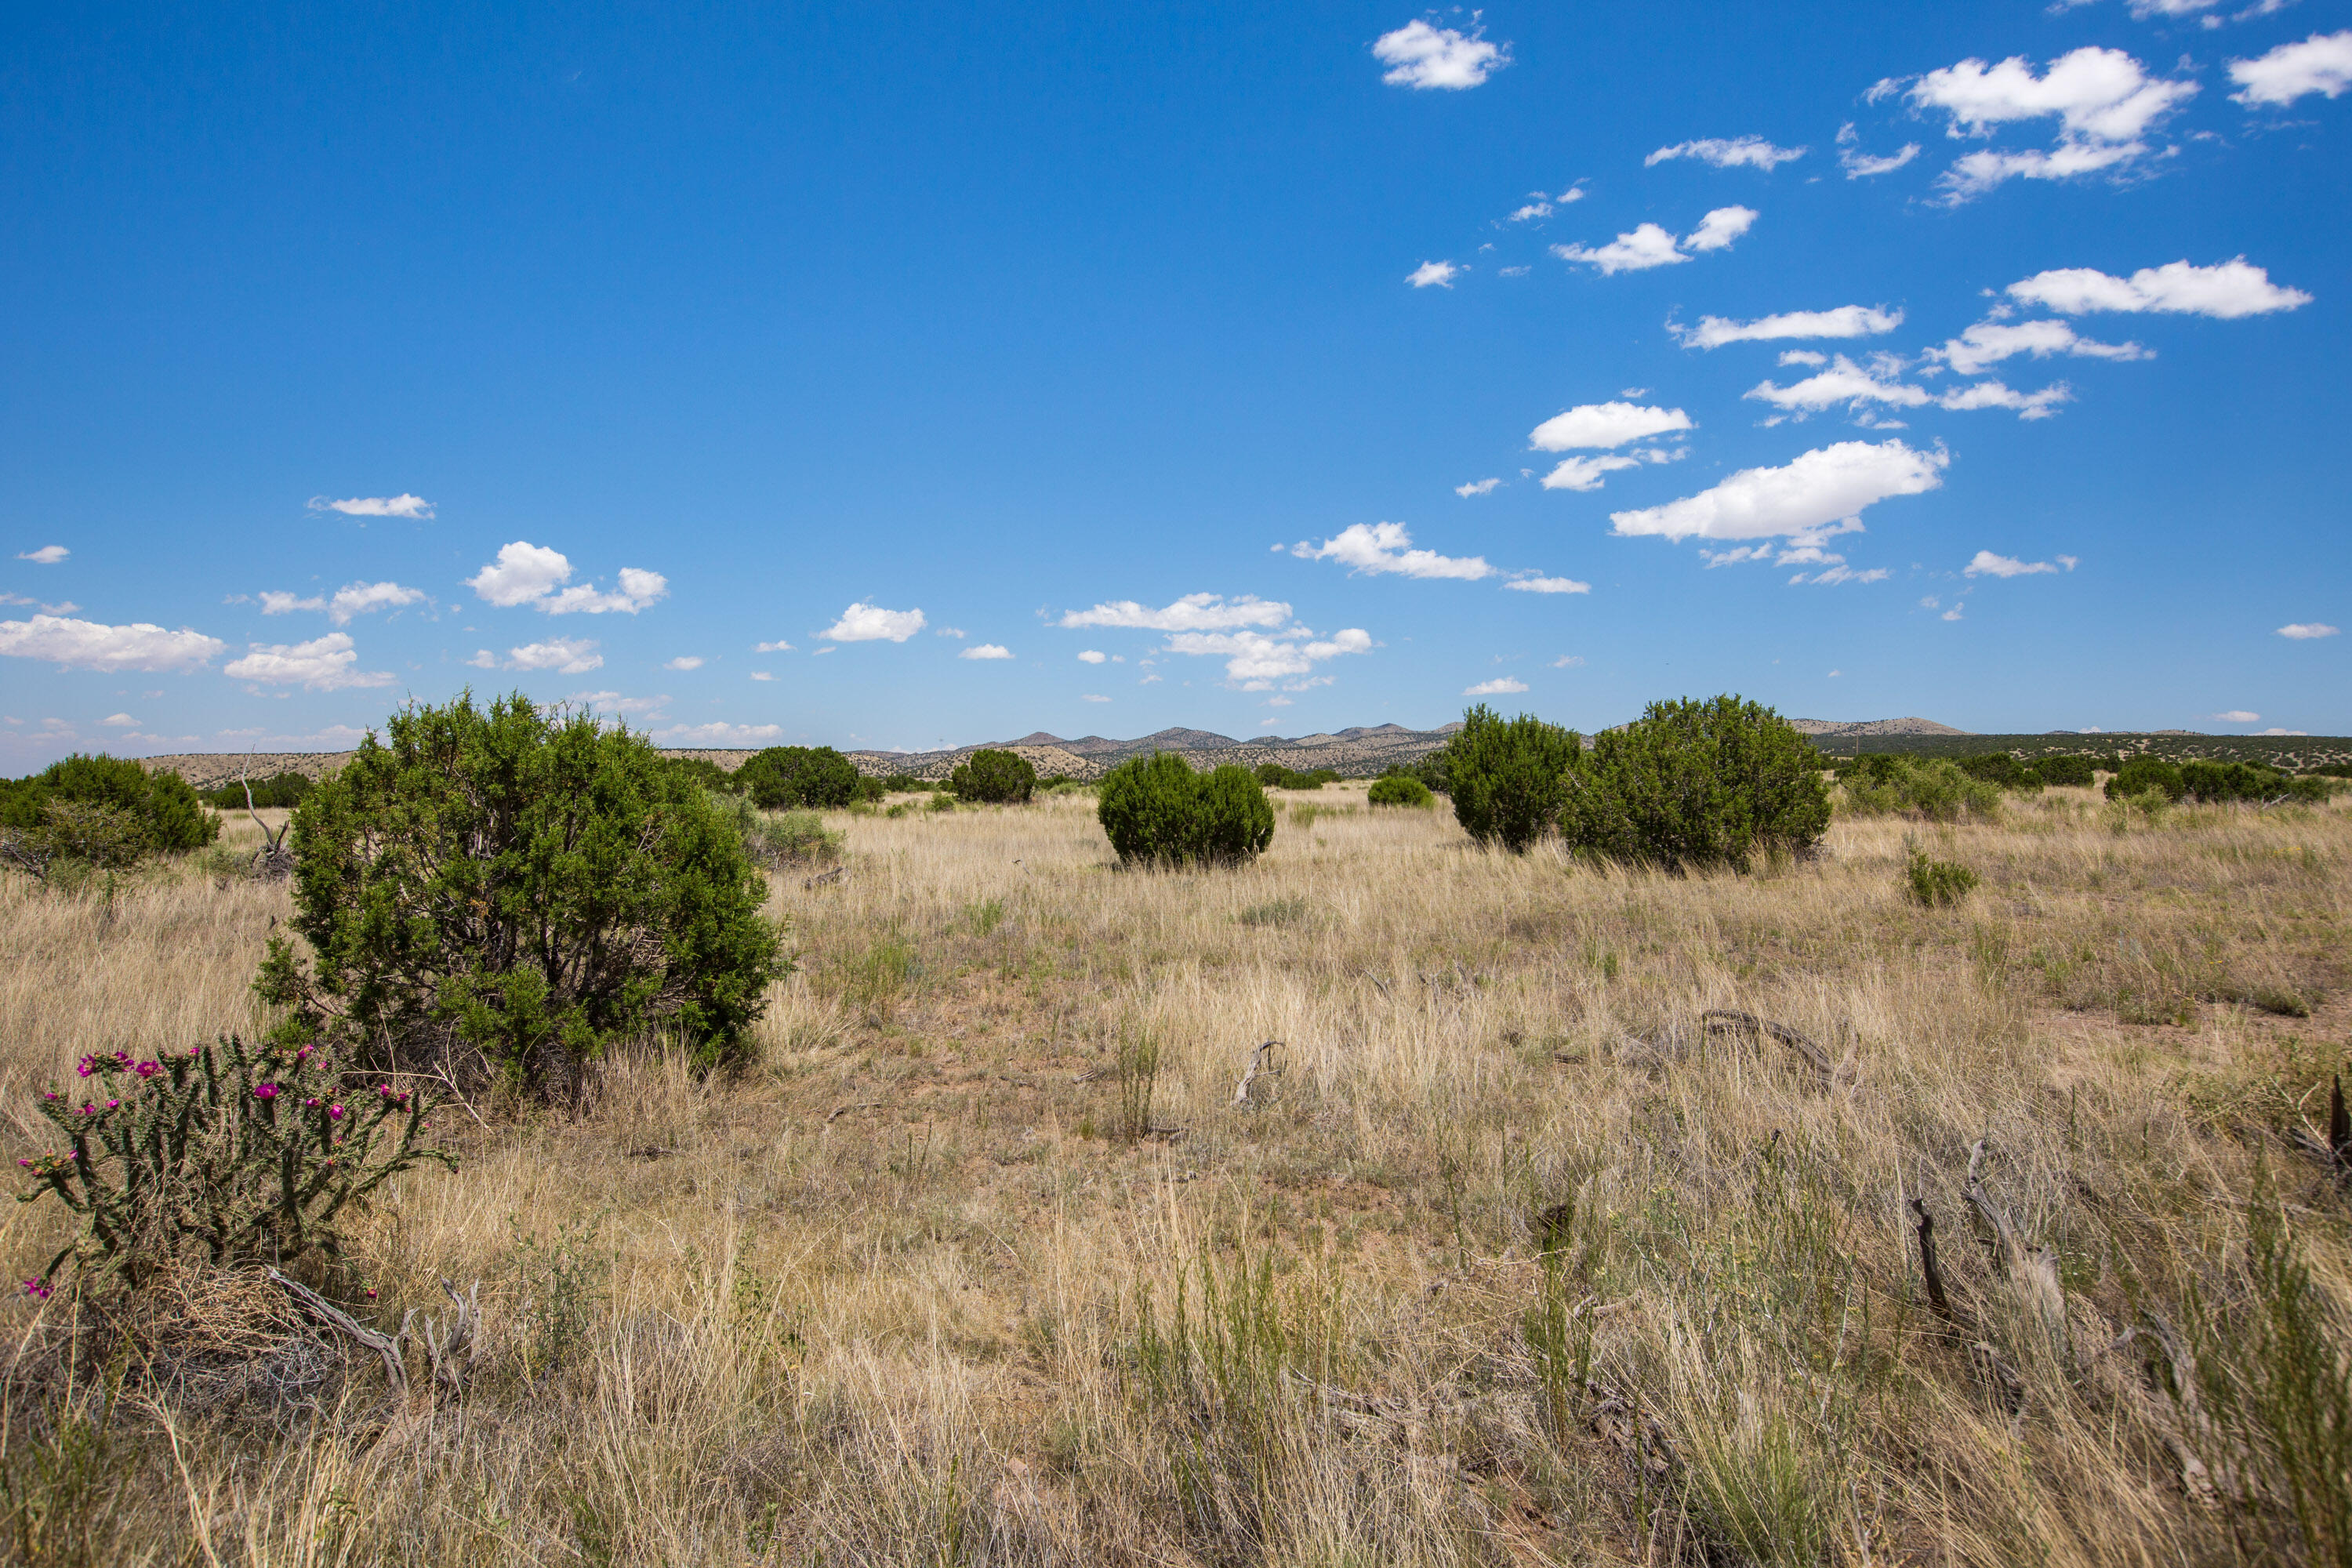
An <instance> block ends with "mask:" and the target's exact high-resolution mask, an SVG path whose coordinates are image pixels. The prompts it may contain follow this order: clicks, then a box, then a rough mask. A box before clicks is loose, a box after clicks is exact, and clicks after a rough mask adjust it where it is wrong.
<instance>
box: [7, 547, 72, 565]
mask: <svg viewBox="0 0 2352 1568" xmlns="http://www.w3.org/2000/svg"><path fill="white" fill-rule="evenodd" d="M72 553H73V552H72V551H70V550H68V549H67V548H66V547H65V546H64V545H62V544H44V545H42V546H41V547H40V548H39V549H38V550H20V551H18V552H16V559H17V560H19V561H30V562H33V563H36V564H37V565H41V566H54V565H56V564H57V563H58V562H60V561H63V560H64V559H65V558H66V557H67V556H68V555H71V554H72Z"/></svg>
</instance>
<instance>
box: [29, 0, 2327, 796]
mask: <svg viewBox="0 0 2352 1568" xmlns="http://www.w3.org/2000/svg"><path fill="white" fill-rule="evenodd" d="M2347 11H2352V6H2347V5H2340V4H2336V5H2330V4H2325V3H2323V0H2301V3H2299V4H2289V5H2277V4H2274V3H2272V4H2265V3H2264V0H2137V3H2134V0H2090V3H2085V4H2077V5H2060V6H2048V5H2039V4H2034V5H2027V4H2019V5H2004V4H1982V5H1968V6H1942V7H1931V8H1921V9H1920V10H1919V11H1917V12H1915V13H1911V14H1906V16H1904V17H1903V18H1902V21H1901V25H1900V26H1890V25H1888V22H1887V16H1886V13H1885V8H1884V7H1883V6H1879V5H1872V6H1866V7H1865V6H1863V5H1809V6H1803V7H1766V6H1755V7H1738V8H1734V7H1725V6H1720V5H1651V6H1643V7H1598V6H1559V5H1555V6H1544V7H1530V8H1525V9H1514V8H1511V7H1507V6H1496V7H1490V8H1488V9H1486V11H1484V12H1482V13H1475V14H1474V13H1471V12H1468V11H1450V10H1449V11H1437V12H1427V13H1422V14H1419V15H1416V14H1414V13H1412V12H1411V11H1409V10H1405V9H1402V8H1399V7H1389V8H1381V7H1378V6H1370V5H1287V6H1280V7H1268V6H1263V5H1232V6H1226V5H1209V4H1192V5H1181V6H1166V7H1158V8H1148V7H1139V6H1133V5H1098V6H1091V7H1080V6H1024V7H1012V6H992V5H977V6H971V5H967V6H945V5H935V6H909V5H864V6H857V7H844V8H840V9H838V10H829V11H819V10H814V9H796V8H793V7H775V8H768V9H754V8H745V7H696V8H688V7H652V6H647V7H641V8H626V9H624V8H614V7H593V6H579V7H572V8H569V9H567V10H563V11H560V12H559V11H555V10H549V11H545V12H520V11H512V10H507V9H493V8H488V7H480V6H469V7H454V6H453V7H447V8H435V7H430V6H409V7H399V8H382V9H378V8H373V7H366V6H344V7H320V8H315V9H312V10H309V11H304V12H298V13H292V14H289V13H286V12H283V11H278V10H271V11H268V12H264V11H260V10H254V11H251V12H243V13H240V12H236V11H232V10H231V9H230V8H226V7H215V8H210V9H206V10H203V11H198V12H190V11H187V10H185V9H183V8H173V9H169V10H165V9H156V10H144V9H140V8H110V9H106V10H95V9H88V8H76V9H72V10H69V11H54V10H53V11H50V12H46V13H44V12H37V11H36V10H34V9H31V8H27V9H25V10H21V11H13V12H11V13H10V16H9V18H8V20H7V21H6V22H5V24H0V42H5V48H0V201H5V211H6V212H7V214H8V215H9V221H8V225H7V228H6V233H5V239H0V301H5V303H0V334H5V336H0V433H4V434H0V594H5V595H6V603H5V605H0V713H5V720H6V723H5V732H0V769H5V770H7V771H12V772H13V771H21V770H22V769H25V768H29V767H33V766H37V765H39V764H41V763H44V762H46V761H47V760H48V759H49V758H51V757H53V756H56V755H58V754H60V753H61V752H64V751H66V750H68V749H71V748H75V747H81V748H90V747H97V746H104V747H107V748H109V749H111V750H114V751H117V752H157V751H174V750H221V749H236V748H240V747H243V746H246V745H248V744H250V745H255V746H260V747H266V748H270V749H276V748H280V747H309V746H340V745H343V744H347V743H349V742H350V741H351V740H352V738H353V737H354V736H355V734H356V733H357V731H360V730H362V729H363V728H364V727H366V726H367V725H369V724H371V723H373V722H376V721H380V720H381V718H382V716H383V714H384V713H385V712H386V711H388V710H390V709H391V708H392V707H394V705H396V704H397V703H399V702H400V701H401V700H404V699H405V698H408V697H411V696H414V697H417V698H424V699H433V700H439V699H441V698H444V697H446V696H448V695H450V694H452V693H454V692H455V691H457V689H460V688H462V687H464V686H467V685H468V684H470V685H472V686H473V687H474V688H475V689H478V690H488V689H507V688H509V687H514V688H520V689H523V690H526V691H528V692H530V694H532V695H533V696H534V697H538V698H541V699H543V700H564V699H572V700H586V701H590V702H592V703H593V704H594V705H595V706H597V707H599V708H600V709H602V710H605V711H608V712H613V713H616V714H620V715H624V716H625V717H627V718H628V719H629V721H631V722H632V723H633V724H636V725H639V726H641V727H645V728H648V729H650V730H652V731H654V732H655V733H656V734H657V735H659V736H661V737H662V738H663V739H665V740H667V741H668V742H672V743H677V744H712V745H733V744H747V743H749V744H764V743H770V742H796V741H809V742H830V743H834V744H837V745H842V746H851V745H871V746H886V747H887V746H899V747H924V746H929V745H933V744H937V743H939V742H941V741H945V742H971V741H976V740H984V739H992V738H1004V737H1007V736H1011V735H1015V734H1019V733H1023V732H1025V731H1030V730H1034V729H1045V730H1050V731H1055V732H1057V733H1060V734H1063V735H1079V734H1084V733H1087V732H1098V733H1106V734H1116V735H1135V734H1141V733H1145V732H1148V731H1152V730H1156V729H1159V728H1160V727H1162V726H1165V725H1168V724H1186V725H1193V726H1198V727H1202V728H1206V729H1213V730H1221V731H1225V732H1227V733H1231V734H1254V733H1279V734H1286V735H1296V734H1304V733H1308V732H1311V731H1317V730H1323V729H1336V728H1339V727H1342V726H1345V725H1349V724H1370V723H1379V722H1382V721H1397V722H1401V723H1405V724H1411V725H1415V726H1425V725H1433V724H1437V723H1441V722H1444V721H1446V720H1448V719H1451V718H1454V717H1457V716H1458V715H1459V713H1460V711H1461V710H1462V708H1463V707H1464V706H1465V704H1466V703H1467V702H1468V701H1471V700H1477V697H1476V696H1475V695H1473V694H1485V695H1486V700H1492V701H1494V702H1495V703H1496V704H1497V705H1498V706H1500V707H1502V708H1504V709H1505V710H1522V709H1524V710H1529V711H1534V712H1537V713H1540V714H1542V715H1544V716H1546V717H1548V718H1551V719H1555V720H1558V721H1563V722H1567V723H1571V724H1577V725H1580V726H1584V727H1588V728H1590V727H1593V726H1598V725H1602V724H1608V723H1613V722H1616V721H1621V720H1622V719H1624V718H1626V717H1629V716H1630V715H1631V714H1632V713H1633V712H1634V711H1636V710H1638V709H1639V708H1640V706H1641V705H1642V704H1643V702H1644V701H1647V700H1652V699H1654V698H1659V697H1667V696H1677V695H1684V694H1695V695H1696V694H1708V693H1713V692H1715V691H1718V690H1737V691H1740V692H1743V693H1745V694H1747V695H1749V696H1752V697H1755V698H1758V699H1759V700H1764V701H1767V702H1770V703H1772V704H1774V705H1775V706H1777V707H1779V708H1780V709H1781V710H1783V711H1784V712H1788V713H1790V714H1794V715H1802V716H1818V717H1828V718H1873V717H1882V716H1890V715H1896V714H1907V713H1917V714H1924V715H1927V716H1929V717H1933V718H1937V719H1940V720H1943V721H1948V722H1950V723H1954V724H1958V725H1960V726H1962V727H1964V728H1968V729H1972V730H2010V729H2014V730H2021V731H2039V730H2046V729H2056V728H2081V727H2087V726H2103V727H2106V728H2111V729H2142V728H2197V729H2206V730H2212V731H2235V732H2247V731H2261V730H2266V729H2272V728H2279V729H2286V730H2297V731H2312V732H2315V733H2344V732H2347V731H2352V682H2347V673H2352V669H2347V666H2352V659H2347V647H2352V640H2347V638H2346V637H2342V636H2339V635H2336V631H2335V628H2336V627H2338V626H2346V625H2352V603H2347V586H2352V567H2347V556H2348V555H2352V552H2347V549H2346V547H2345V542H2344V521H2345V513H2346V502H2345V498H2346V496H2347V479H2352V441H2347V440H2346V439H2345V437H2344V434H2343V433H2344V432H2345V431H2346V430H2347V428H2352V394H2347V377H2346V375H2345V374H2344V371H2343V367H2344V365H2345V364H2346V363H2347V350H2352V330H2347V314H2346V310H2345V306H2346V302H2347V283H2352V279H2347V268H2346V260H2347V238H2352V202H2347V195H2352V156H2347V153H2352V145H2347V142H2348V140H2352V138H2348V137H2347V120H2352V91H2347V83H2352V16H2347ZM2330 430H2333V431H2336V436H2334V437H2329V436H2328V435H2327V432H2328V431H2330ZM1487 481H1493V482H1492V483H1491V484H1490V483H1488V482H1487ZM1857 525H1858V526H1857Z"/></svg>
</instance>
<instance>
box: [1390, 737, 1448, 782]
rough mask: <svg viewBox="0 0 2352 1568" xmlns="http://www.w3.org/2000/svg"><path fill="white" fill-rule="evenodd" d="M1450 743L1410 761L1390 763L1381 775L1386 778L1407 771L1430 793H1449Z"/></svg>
mask: <svg viewBox="0 0 2352 1568" xmlns="http://www.w3.org/2000/svg"><path fill="white" fill-rule="evenodd" d="M1451 744H1452V742H1447V745H1445V746H1440V747H1438V748H1437V749H1436V750H1435V751H1433V752H1425V753H1423V755H1422V756H1421V758H1420V759H1419V760H1417V761H1415V762H1413V763H1390V764H1389V766H1388V767H1387V768H1386V769H1385V770H1384V771H1383V772H1382V773H1381V777H1382V778H1388V777H1391V776H1392V775H1394V774H1397V773H1409V774H1411V775H1412V777H1414V778H1417V779H1419V780H1420V781H1421V783H1422V787H1423V788H1424V789H1426V790H1428V791H1429V793H1430V794H1432V795H1451V794H1452V793H1453V792H1454V773H1453V762H1452V758H1451V757H1450V755H1449V754H1448V747H1449V746H1450V745H1451Z"/></svg>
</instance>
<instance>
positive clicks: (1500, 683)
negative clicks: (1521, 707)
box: [1462, 675, 1528, 697]
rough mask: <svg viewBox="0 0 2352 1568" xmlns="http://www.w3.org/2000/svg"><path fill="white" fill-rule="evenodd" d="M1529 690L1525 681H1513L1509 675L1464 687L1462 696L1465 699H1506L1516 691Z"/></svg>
mask: <svg viewBox="0 0 2352 1568" xmlns="http://www.w3.org/2000/svg"><path fill="white" fill-rule="evenodd" d="M1526 689H1528V683H1527V682H1526V681H1524V680H1513V679H1511V678H1510V677H1509V676H1507V675H1498V676H1496V678H1495V679H1492V680H1482V681H1480V682H1479V683H1478V684H1477V685H1475V686H1465V687H1464V688H1463V689H1462V695H1463V696H1465V697H1504V696H1507V695H1509V694H1510V693H1512V692H1515V691H1525V690H1526Z"/></svg>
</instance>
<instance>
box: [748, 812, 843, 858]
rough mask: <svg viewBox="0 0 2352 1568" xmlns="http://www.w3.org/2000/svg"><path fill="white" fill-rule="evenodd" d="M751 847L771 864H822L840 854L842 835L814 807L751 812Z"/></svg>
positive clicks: (839, 856)
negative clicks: (763, 813) (771, 813)
mask: <svg viewBox="0 0 2352 1568" xmlns="http://www.w3.org/2000/svg"><path fill="white" fill-rule="evenodd" d="M754 823H755V826H754V827H753V829H752V837H751V840H750V843H751V850H752V852H753V853H754V854H756V855H758V856H759V857H760V858H761V859H763V860H765V861H767V862H768V864H770V865H772V866H822V865H824V864H826V863H827V862H829V861H834V860H838V859H840V858H841V847H842V844H843V842H844V836H843V835H841V834H839V833H836V832H835V831H833V830H832V829H831V828H828V827H827V826H825V825H824V817H822V816H818V815H817V814H816V813H815V812H814V811H787V812H782V813H779V814H778V815H776V816H758V815H756V814H755V816H754Z"/></svg>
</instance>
